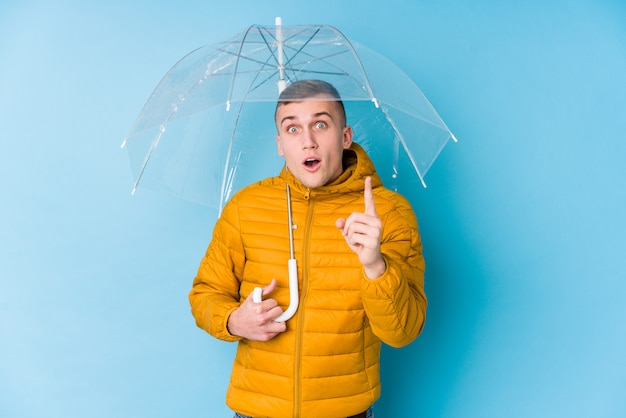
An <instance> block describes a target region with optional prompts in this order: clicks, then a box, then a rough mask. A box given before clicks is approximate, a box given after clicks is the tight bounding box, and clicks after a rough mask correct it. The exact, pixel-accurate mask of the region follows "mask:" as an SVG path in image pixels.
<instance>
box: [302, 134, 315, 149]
mask: <svg viewBox="0 0 626 418" xmlns="http://www.w3.org/2000/svg"><path fill="white" fill-rule="evenodd" d="M302 148H304V149H315V148H317V141H316V139H315V132H313V130H312V129H305V130H304V132H303V135H302Z"/></svg>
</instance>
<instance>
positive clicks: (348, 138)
mask: <svg viewBox="0 0 626 418" xmlns="http://www.w3.org/2000/svg"><path fill="white" fill-rule="evenodd" d="M353 136H354V132H352V127H351V126H346V127H345V128H343V149H348V148H350V145H352V137H353Z"/></svg>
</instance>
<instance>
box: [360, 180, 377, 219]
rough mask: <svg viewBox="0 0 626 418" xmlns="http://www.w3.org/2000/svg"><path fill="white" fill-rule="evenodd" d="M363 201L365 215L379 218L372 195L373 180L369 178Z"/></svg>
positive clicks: (366, 181)
mask: <svg viewBox="0 0 626 418" xmlns="http://www.w3.org/2000/svg"><path fill="white" fill-rule="evenodd" d="M363 200H364V201H365V214H366V215H370V216H378V213H377V212H376V203H375V202H374V194H373V193H372V178H371V177H369V176H368V177H366V178H365V189H364V190H363Z"/></svg>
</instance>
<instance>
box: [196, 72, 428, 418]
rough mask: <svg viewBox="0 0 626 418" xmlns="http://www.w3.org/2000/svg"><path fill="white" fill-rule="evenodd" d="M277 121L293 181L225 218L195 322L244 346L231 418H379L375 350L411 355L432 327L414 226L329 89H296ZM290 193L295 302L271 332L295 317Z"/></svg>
mask: <svg viewBox="0 0 626 418" xmlns="http://www.w3.org/2000/svg"><path fill="white" fill-rule="evenodd" d="M275 122H276V126H277V129H278V134H277V135H276V143H277V146H278V153H279V154H280V155H281V156H283V157H284V158H285V168H284V169H283V170H282V172H281V173H280V175H279V176H278V177H272V178H268V179H265V180H263V181H261V182H259V183H255V184H252V185H250V186H248V187H247V188H245V189H243V190H241V191H240V192H239V193H237V194H236V195H235V196H234V197H233V198H232V199H231V201H230V202H229V203H228V204H227V205H226V207H225V208H224V210H223V213H222V215H221V217H220V219H219V220H218V221H217V223H216V225H215V228H214V231H213V239H212V241H211V243H210V244H209V247H208V249H207V252H206V256H205V257H204V258H203V260H202V262H201V264H200V268H199V270H198V275H197V276H196V278H195V280H194V283H193V288H192V290H191V292H190V295H189V298H190V303H191V307H192V313H193V315H194V317H195V319H196V323H197V325H198V326H199V327H201V328H203V329H204V330H206V331H207V332H209V333H210V334H211V335H213V336H214V337H216V338H219V339H222V340H225V341H238V342H239V343H238V347H237V353H236V356H235V361H234V364H233V370H232V374H231V379H230V384H229V387H228V391H227V396H226V401H227V404H228V405H229V406H230V407H231V408H232V409H233V410H234V411H236V413H237V414H236V415H235V416H236V417H237V416H239V417H241V416H244V417H245V416H251V417H276V418H278V417H283V418H287V417H289V418H294V417H302V418H306V417H310V418H339V417H342V418H345V417H353V416H356V417H366V416H367V417H371V416H372V412H371V405H372V404H373V403H374V401H376V399H378V397H379V395H380V390H381V388H380V377H379V358H380V348H381V342H385V343H386V344H389V345H391V346H394V347H401V346H404V345H406V344H408V343H410V342H411V341H413V340H414V339H415V338H416V337H417V336H418V335H419V333H420V332H421V330H422V327H423V325H424V320H425V313H426V305H427V302H426V296H425V293H424V259H423V257H422V251H421V241H420V236H419V233H418V227H417V221H416V219H415V215H414V213H413V211H412V209H411V207H410V205H409V203H408V202H407V201H406V199H404V198H403V197H402V196H400V195H398V194H396V193H394V192H392V191H390V190H387V189H385V188H384V187H383V186H382V184H381V180H380V178H379V177H378V175H377V174H376V171H375V169H374V166H373V163H372V161H371V160H370V159H369V157H368V156H367V155H366V153H365V151H364V150H363V149H362V148H361V147H360V146H359V145H358V144H356V143H354V142H352V137H353V132H352V129H351V128H350V127H349V126H347V125H346V116H345V111H344V107H343V103H342V102H341V100H340V97H339V94H338V93H337V91H336V90H335V88H334V87H333V86H332V85H330V84H328V83H325V82H322V81H319V80H305V81H299V82H295V83H293V84H291V85H290V86H289V87H287V89H285V90H284V91H283V93H282V94H281V95H280V98H279V101H278V104H277V107H276V114H275ZM287 184H288V185H289V188H290V192H291V211H292V217H293V223H294V227H293V230H292V232H293V239H294V248H295V258H296V259H297V260H298V276H299V289H300V300H299V302H300V303H299V308H298V310H297V312H296V314H295V315H294V316H293V318H291V319H289V320H288V321H287V322H276V321H274V320H275V319H276V318H277V317H278V316H279V315H280V314H281V313H282V312H283V310H284V309H285V307H286V306H287V305H288V304H289V288H288V287H289V285H288V277H287V276H288V274H287V260H288V259H289V258H290V254H289V230H288V227H287V207H288V203H287V198H286V195H285V187H286V185H287ZM255 287H262V293H263V300H262V302H258V303H257V302H254V300H253V297H252V293H253V289H254V288H255Z"/></svg>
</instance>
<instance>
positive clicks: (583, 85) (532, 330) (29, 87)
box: [0, 0, 626, 418]
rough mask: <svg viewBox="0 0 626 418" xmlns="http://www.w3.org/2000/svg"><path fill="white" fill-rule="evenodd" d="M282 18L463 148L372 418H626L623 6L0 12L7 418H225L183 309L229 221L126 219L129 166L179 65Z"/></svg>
mask: <svg viewBox="0 0 626 418" xmlns="http://www.w3.org/2000/svg"><path fill="white" fill-rule="evenodd" d="M275 16H282V18H283V22H284V24H285V25H290V24H299V23H315V24H320V23H324V24H331V25H334V26H336V27H337V28H339V29H340V30H341V31H343V32H344V34H345V35H346V36H347V37H348V38H350V39H353V40H356V41H358V42H360V43H362V44H364V45H367V46H369V47H370V48H372V49H375V50H378V51H379V52H381V53H383V54H384V55H386V56H387V57H388V58H390V59H391V60H392V61H394V62H395V63H396V64H398V66H400V67H401V68H402V69H403V70H404V71H405V72H406V73H407V74H409V75H410V76H411V77H412V78H413V79H414V80H415V81H416V82H417V84H418V85H419V86H420V87H421V88H422V90H423V91H424V92H425V94H426V95H427V96H428V97H429V99H430V100H431V102H432V103H433V105H434V106H435V107H436V108H437V110H438V111H439V113H440V114H441V116H442V118H443V119H444V120H445V121H446V123H447V124H448V125H449V127H450V128H451V130H452V131H453V132H454V133H455V134H456V136H457V137H458V138H459V140H460V142H459V143H458V144H450V145H449V146H448V147H446V149H445V150H444V152H443V153H442V155H441V156H440V158H439V159H438V160H437V162H435V164H434V166H433V168H432V169H431V171H430V172H429V173H428V175H427V176H426V180H427V183H428V188H427V189H416V190H415V192H414V193H412V194H411V195H409V196H408V197H409V198H410V200H411V202H412V203H413V205H414V207H415V210H416V212H417V215H418V218H419V220H420V224H421V231H422V234H423V242H424V251H425V256H426V258H427V276H426V279H427V284H426V289H427V292H428V295H429V298H430V306H429V317H428V320H427V325H426V328H425V331H424V333H423V334H422V336H421V337H420V338H419V339H418V340H417V341H416V342H414V343H413V344H411V345H410V346H408V347H405V348H403V349H400V350H395V349H391V348H385V350H384V352H383V384H384V387H383V396H382V398H381V400H380V401H379V402H378V403H377V405H376V412H377V416H379V417H382V418H384V417H392V416H399V414H404V413H406V414H407V416H419V417H433V418H434V417H460V418H462V417H503V416H506V417H557V416H558V417H623V416H626V397H625V396H624V393H626V355H625V354H624V353H626V308H625V304H624V298H625V297H626V282H625V280H624V279H625V278H626V261H625V260H626V258H625V257H624V250H625V249H626V245H625V244H624V237H625V235H626V220H625V218H624V208H625V206H626V192H625V190H626V186H625V181H624V178H625V175H626V168H625V167H626V164H625V162H624V160H625V157H626V140H625V139H626V135H625V132H626V99H625V94H626V23H625V22H626V5H625V3H624V2H621V1H617V0H615V1H610V0H587V1H584V0H573V1H552V0H545V1H528V2H506V1H478V2H470V1H461V0H443V1H438V2H429V1H421V0H407V1H392V0H388V1H375V2H371V3H367V2H363V1H356V0H354V1H341V2H340V1H334V0H333V1H330V0H321V1H317V2H300V1H274V2H270V1H267V2H261V1H251V0H250V1H237V0H232V1H229V2H212V1H189V2H180V1H177V2H167V1H164V2H159V3H158V4H157V3H156V2H150V1H134V2H129V1H118V0H111V1H108V2H80V1H78V0H75V1H70V0H59V1H56V2H47V1H19V2H18V1H10V0H9V1H6V0H5V1H3V2H2V3H1V4H0V59H1V65H0V416H2V417H7V418H13V417H20V418H27V417H37V418H40V417H129V418H130V417H132V418H137V417H150V418H155V417H229V416H231V413H230V412H229V411H228V409H227V408H226V406H225V405H224V394H225V387H226V384H227V380H228V374H229V371H230V365H231V361H232V357H233V355H234V348H235V346H234V345H232V344H228V343H224V342H221V341H217V340H214V339H212V338H211V337H209V336H208V335H207V334H205V333H203V332H202V331H200V330H199V329H197V328H195V325H194V322H193V319H192V317H191V315H190V313H189V307H188V302H187V292H188V290H189V288H190V286H191V281H192V279H193V276H194V274H195V272H196V269H197V266H198V264H199V261H200V258H201V256H202V255H203V253H204V250H205V247H206V245H207V244H208V241H209V239H210V233H211V229H212V224H213V222H214V220H215V215H216V214H215V212H214V211H211V210H207V209H206V208H203V207H199V206H196V205H193V204H191V203H187V202H184V201H178V200H176V199H174V198H171V197H169V196H164V195H160V194H157V193H152V192H150V191H148V190H145V189H140V190H139V192H138V194H137V195H135V196H131V195H130V193H129V192H130V189H131V183H132V175H131V172H130V166H129V163H128V160H127V156H126V153H125V151H123V150H121V149H120V147H119V146H120V144H121V142H122V139H123V138H124V136H125V135H126V134H127V133H128V131H129V130H130V128H131V126H132V124H133V122H134V119H135V118H136V116H137V115H138V113H139V111H140V110H141V107H142V106H143V104H144V102H145V100H146V99H147V98H148V96H149V94H150V93H151V92H152V89H153V88H154V87H155V86H156V84H157V83H158V82H159V80H160V79H161V77H162V76H163V75H164V74H165V72H166V71H167V70H168V69H169V68H170V67H171V66H172V65H173V64H174V63H175V62H176V61H177V60H178V59H180V58H181V57H182V56H183V55H185V54H186V53H188V52H189V51H191V50H193V49H195V48H196V47H199V46H202V45H205V44H208V43H213V42H215V41H219V40H223V39H225V38H228V37H230V36H231V35H233V34H235V33H238V32H239V31H241V30H243V29H244V28H246V27H247V26H249V25H251V24H254V23H260V24H266V25H271V24H273V22H274V17H275Z"/></svg>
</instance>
